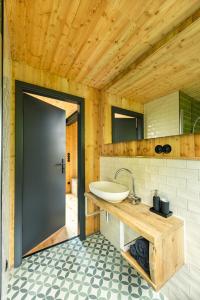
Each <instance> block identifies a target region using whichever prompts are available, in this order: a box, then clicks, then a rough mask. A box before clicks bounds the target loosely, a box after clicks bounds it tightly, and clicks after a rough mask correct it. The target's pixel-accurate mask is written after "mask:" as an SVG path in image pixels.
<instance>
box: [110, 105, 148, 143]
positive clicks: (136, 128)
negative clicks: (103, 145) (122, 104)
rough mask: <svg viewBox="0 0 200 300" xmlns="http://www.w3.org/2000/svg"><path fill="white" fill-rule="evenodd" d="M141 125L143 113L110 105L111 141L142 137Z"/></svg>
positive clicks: (142, 125) (139, 138) (117, 141)
mask: <svg viewBox="0 0 200 300" xmlns="http://www.w3.org/2000/svg"><path fill="white" fill-rule="evenodd" d="M143 127H144V118H143V114H140V113H137V112H134V111H131V110H126V109H122V108H119V107H115V106H112V142H113V143H120V142H125V141H132V140H141V139H143V138H144V128H143Z"/></svg>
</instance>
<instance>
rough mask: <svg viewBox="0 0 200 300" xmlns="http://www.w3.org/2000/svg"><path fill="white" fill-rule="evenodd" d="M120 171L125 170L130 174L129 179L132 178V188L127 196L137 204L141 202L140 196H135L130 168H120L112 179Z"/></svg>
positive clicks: (115, 177)
mask: <svg viewBox="0 0 200 300" xmlns="http://www.w3.org/2000/svg"><path fill="white" fill-rule="evenodd" d="M121 172H127V173H128V174H129V175H130V176H131V180H132V190H131V191H130V193H129V196H128V198H129V199H131V200H132V203H133V204H139V203H140V202H141V198H140V197H138V196H136V194H135V181H134V177H133V173H132V172H131V170H129V169H126V168H120V169H119V170H117V171H116V173H115V176H114V179H115V180H116V179H117V176H118V175H119V173H121Z"/></svg>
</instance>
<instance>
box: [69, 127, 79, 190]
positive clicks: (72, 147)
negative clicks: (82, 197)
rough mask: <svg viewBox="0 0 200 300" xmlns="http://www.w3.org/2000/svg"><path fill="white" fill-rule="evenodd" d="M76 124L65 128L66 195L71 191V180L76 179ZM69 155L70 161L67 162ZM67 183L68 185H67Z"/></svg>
mask: <svg viewBox="0 0 200 300" xmlns="http://www.w3.org/2000/svg"><path fill="white" fill-rule="evenodd" d="M77 125H78V123H77V122H75V123H73V124H71V125H69V126H66V193H71V191H72V178H77V176H78V174H77V169H78V164H77V162H78V161H77V154H78V127H77ZM67 153H70V161H69V162H68V160H67ZM68 182H69V183H68Z"/></svg>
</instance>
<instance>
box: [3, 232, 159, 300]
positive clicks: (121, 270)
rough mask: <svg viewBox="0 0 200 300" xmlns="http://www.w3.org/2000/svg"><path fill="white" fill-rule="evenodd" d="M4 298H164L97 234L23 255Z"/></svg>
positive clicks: (53, 299)
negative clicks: (84, 239)
mask: <svg viewBox="0 0 200 300" xmlns="http://www.w3.org/2000/svg"><path fill="white" fill-rule="evenodd" d="M7 299H8V300H14V299H15V300H39V299H45V300H55V299H56V300H82V299H84V300H90V299H91V300H92V299H93V300H95V299H98V300H132V299H140V300H164V297H163V295H161V294H159V293H156V292H154V291H153V290H152V288H151V287H149V285H148V284H147V282H146V281H145V280H143V279H142V278H141V277H140V275H139V274H138V273H137V272H136V271H135V270H134V269H133V268H131V267H130V266H129V265H128V263H127V262H126V261H125V260H124V259H123V258H122V257H121V255H120V253H119V251H117V250H116V248H115V247H114V246H113V245H111V243H110V242H109V241H108V240H106V239H105V237H104V236H103V235H101V234H94V235H92V236H90V237H88V238H87V240H86V241H84V242H81V241H80V240H79V239H78V238H76V239H73V240H70V241H68V242H65V243H63V244H60V245H57V246H55V247H53V248H50V249H47V250H44V251H42V252H40V253H36V254H34V255H32V256H29V257H27V258H25V259H23V262H22V265H21V266H20V267H19V268H17V269H15V270H14V271H13V273H12V274H11V276H10V281H9V286H8V298H7Z"/></svg>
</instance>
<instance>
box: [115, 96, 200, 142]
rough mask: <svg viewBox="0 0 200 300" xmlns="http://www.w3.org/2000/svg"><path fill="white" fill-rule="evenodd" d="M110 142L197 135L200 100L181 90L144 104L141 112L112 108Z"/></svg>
mask: <svg viewBox="0 0 200 300" xmlns="http://www.w3.org/2000/svg"><path fill="white" fill-rule="evenodd" d="M111 114H112V116H111V120H112V143H119V142H125V141H130V140H141V139H149V138H158V137H165V136H173V135H179V134H189V133H198V132H200V100H198V99H195V98H193V97H191V96H189V95H187V94H185V93H183V92H182V91H177V92H174V93H172V94H169V95H166V96H164V97H160V98H158V99H155V100H152V101H149V102H147V103H145V104H143V113H141V112H137V111H132V110H126V109H122V108H120V107H116V106H112V107H111Z"/></svg>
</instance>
